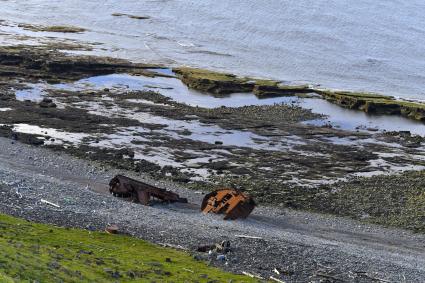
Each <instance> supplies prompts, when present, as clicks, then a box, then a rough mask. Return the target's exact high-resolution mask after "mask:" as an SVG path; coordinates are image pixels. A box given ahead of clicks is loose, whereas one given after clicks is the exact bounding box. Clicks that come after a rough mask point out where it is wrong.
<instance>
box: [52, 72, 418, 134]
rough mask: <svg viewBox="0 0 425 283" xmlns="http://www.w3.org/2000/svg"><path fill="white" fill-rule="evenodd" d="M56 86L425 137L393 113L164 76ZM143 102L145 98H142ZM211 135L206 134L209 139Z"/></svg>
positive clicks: (89, 80) (118, 77) (94, 79)
mask: <svg viewBox="0 0 425 283" xmlns="http://www.w3.org/2000/svg"><path fill="white" fill-rule="evenodd" d="M54 87H55V88H57V89H61V88H63V89H68V90H81V89H86V88H87V87H89V88H94V89H103V88H112V89H119V90H123V89H124V90H142V89H149V90H153V91H158V92H159V93H161V94H163V95H165V96H168V97H170V98H172V99H173V100H174V101H177V102H180V103H185V104H188V105H191V106H200V107H205V108H214V107H220V106H226V107H241V106H248V105H273V104H280V103H284V104H289V105H298V106H301V107H303V108H306V109H311V110H312V111H313V112H314V113H318V114H325V115H327V118H326V119H318V120H314V121H307V122H306V123H307V124H312V125H317V126H322V125H326V124H330V125H332V126H334V127H337V128H341V129H344V130H350V131H355V130H362V131H365V130H366V131H367V130H372V131H374V130H380V131H406V130H408V131H410V132H411V133H412V134H417V135H421V136H425V125H424V124H423V123H421V122H418V121H413V120H410V119H407V118H404V117H399V116H390V115H370V114H366V113H364V112H362V111H357V110H350V109H345V108H342V107H340V106H338V105H335V104H332V103H330V102H328V101H326V100H324V99H320V98H299V97H294V96H289V97H272V98H265V99H260V98H258V97H257V96H255V95H254V94H252V93H234V94H230V95H228V96H225V97H213V96H211V95H208V94H205V93H201V92H198V91H195V90H192V89H189V88H188V87H187V86H186V85H184V84H183V83H182V82H181V81H180V80H179V79H176V78H164V77H154V78H150V77H145V76H131V75H127V74H113V75H106V76H96V77H91V78H87V79H83V80H80V81H77V82H75V83H72V84H60V85H54ZM140 102H141V103H144V102H143V101H140ZM209 138H210V137H208V136H207V137H206V139H209Z"/></svg>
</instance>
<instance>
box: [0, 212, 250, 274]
mask: <svg viewBox="0 0 425 283" xmlns="http://www.w3.org/2000/svg"><path fill="white" fill-rule="evenodd" d="M34 281H37V282H61V281H64V282H116V281H119V282H256V281H255V280H253V279H251V278H248V277H246V276H242V275H235V274H231V273H226V272H223V271H222V270H220V269H217V268H214V267H209V266H208V265H207V264H206V263H204V262H201V261H197V260H195V259H193V257H191V256H190V255H189V254H187V253H184V252H181V251H176V250H173V249H168V248H163V247H159V246H156V245H153V244H150V243H148V242H145V241H142V240H138V239H136V238H132V237H128V236H123V235H110V234H107V233H102V232H90V231H86V230H80V229H68V228H60V227H55V226H50V225H44V224H36V223H31V222H27V221H24V220H21V219H17V218H14V217H11V216H7V215H4V214H0V282H34Z"/></svg>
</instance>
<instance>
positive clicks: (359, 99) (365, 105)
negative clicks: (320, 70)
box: [315, 90, 425, 122]
mask: <svg viewBox="0 0 425 283" xmlns="http://www.w3.org/2000/svg"><path fill="white" fill-rule="evenodd" d="M315 92H316V93H318V94H320V95H322V97H323V98H325V99H326V100H328V101H330V102H332V103H335V104H338V105H340V106H342V107H345V108H349V109H355V110H362V111H364V112H366V113H370V114H387V115H400V116H404V117H407V118H410V119H413V120H418V121H423V122H425V104H424V103H419V102H409V101H402V100H396V99H395V98H394V97H392V96H385V95H380V94H375V93H362V92H347V91H331V90H315Z"/></svg>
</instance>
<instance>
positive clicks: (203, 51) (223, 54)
mask: <svg viewBox="0 0 425 283" xmlns="http://www.w3.org/2000/svg"><path fill="white" fill-rule="evenodd" d="M188 52H189V53H195V54H207V55H215V56H225V57H233V55H231V54H228V53H220V52H216V51H208V50H191V51H188Z"/></svg>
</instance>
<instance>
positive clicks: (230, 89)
mask: <svg viewBox="0 0 425 283" xmlns="http://www.w3.org/2000/svg"><path fill="white" fill-rule="evenodd" d="M173 71H174V72H175V73H176V74H177V75H178V76H179V77H180V79H181V80H182V82H183V83H184V84H186V85H187V86H188V87H189V88H193V89H196V90H199V91H203V92H209V93H213V94H229V93H236V92H251V91H252V90H253V88H254V86H255V84H254V82H251V81H249V80H248V79H243V78H238V77H236V76H235V75H232V74H226V73H218V72H212V71H207V70H202V69H195V68H175V69H173Z"/></svg>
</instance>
